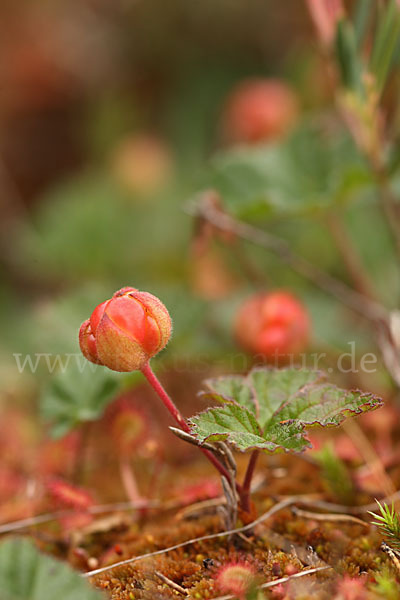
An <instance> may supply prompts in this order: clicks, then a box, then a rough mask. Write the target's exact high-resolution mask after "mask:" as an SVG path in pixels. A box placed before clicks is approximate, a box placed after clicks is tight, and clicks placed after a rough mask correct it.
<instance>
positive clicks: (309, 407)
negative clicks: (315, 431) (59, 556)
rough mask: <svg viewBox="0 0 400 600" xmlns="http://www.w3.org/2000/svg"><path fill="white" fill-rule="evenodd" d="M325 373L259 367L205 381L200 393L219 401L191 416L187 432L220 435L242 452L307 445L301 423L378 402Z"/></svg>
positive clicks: (328, 420) (335, 420)
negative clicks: (343, 386)
mask: <svg viewBox="0 0 400 600" xmlns="http://www.w3.org/2000/svg"><path fill="white" fill-rule="evenodd" d="M325 378H326V376H325V374H324V373H323V372H321V371H316V370H311V369H295V368H286V369H273V368H268V367H264V368H255V369H253V370H252V371H250V373H249V374H248V375H247V376H228V377H219V378H216V379H210V380H207V381H206V382H205V383H206V387H207V388H208V389H207V391H206V392H203V396H204V397H206V398H207V399H210V400H212V401H214V402H218V403H219V404H222V405H223V406H222V407H216V408H211V409H208V410H206V411H205V412H203V413H200V414H199V415H197V416H195V417H193V418H192V419H191V420H190V422H191V425H192V432H193V434H194V435H195V436H196V437H197V438H198V439H199V440H200V441H202V442H203V441H206V440H207V441H209V442H213V441H218V440H226V441H228V442H230V443H231V444H233V445H234V446H235V447H236V448H237V449H239V450H242V451H245V450H249V449H251V448H260V449H264V450H266V451H269V452H276V451H279V450H280V451H282V450H284V451H288V450H292V451H301V450H304V449H305V448H306V447H307V445H308V440H307V439H306V438H305V434H304V429H305V427H306V426H309V427H311V426H315V425H320V426H323V427H325V426H333V425H339V424H340V423H341V422H342V421H343V420H344V419H345V418H346V417H347V416H350V415H355V414H360V413H362V412H366V411H369V410H373V409H375V408H378V407H379V406H381V405H382V401H381V399H380V398H377V397H376V396H374V395H373V394H367V393H363V392H360V391H358V390H355V391H348V390H344V389H341V388H338V387H337V386H335V385H333V384H329V383H327V382H326V381H325Z"/></svg>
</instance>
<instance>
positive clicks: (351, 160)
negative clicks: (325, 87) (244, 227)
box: [205, 124, 372, 220]
mask: <svg viewBox="0 0 400 600" xmlns="http://www.w3.org/2000/svg"><path fill="white" fill-rule="evenodd" d="M205 184H206V185H207V186H211V187H212V188H213V189H215V190H216V191H217V192H218V193H219V194H220V195H221V198H222V200H223V203H224V206H225V208H226V209H227V211H228V212H229V213H230V214H232V215H233V216H235V217H239V218H246V219H250V220H252V219H258V220H259V219H260V218H268V217H275V216H294V215H310V214H313V213H315V212H316V211H318V212H320V211H324V210H326V209H329V208H331V207H332V205H334V204H335V203H343V202H346V201H348V200H351V199H352V198H353V197H354V196H356V195H357V193H359V192H361V191H363V190H365V189H366V188H367V187H368V186H369V187H370V186H371V185H372V180H371V175H370V173H369V171H368V168H367V165H366V164H365V162H364V160H363V159H362V158H361V157H360V156H359V153H358V151H357V149H356V148H355V146H354V143H353V141H352V140H351V139H350V138H349V137H348V136H347V134H344V133H343V132H337V131H335V132H334V133H333V132H332V131H329V132H328V131H325V130H323V128H322V127H321V126H319V125H318V126H317V125H316V124H305V125H303V126H302V127H300V128H299V129H298V130H297V131H296V132H294V134H293V135H292V136H290V137H289V138H288V139H286V140H284V141H282V142H280V143H277V144H275V145H272V144H268V145H266V146H258V147H255V148H236V149H233V150H230V151H228V152H224V153H220V154H218V155H217V156H216V157H215V158H214V160H213V161H212V163H211V172H210V173H209V175H208V178H207V180H206V181H205Z"/></svg>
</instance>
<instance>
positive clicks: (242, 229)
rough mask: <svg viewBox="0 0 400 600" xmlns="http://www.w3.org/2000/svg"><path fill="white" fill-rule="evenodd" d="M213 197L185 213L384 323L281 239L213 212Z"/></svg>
mask: <svg viewBox="0 0 400 600" xmlns="http://www.w3.org/2000/svg"><path fill="white" fill-rule="evenodd" d="M214 195H215V193H214V192H213V191H207V192H205V193H204V194H203V195H202V197H201V198H200V199H199V200H197V202H196V203H192V204H191V205H190V206H189V207H188V208H187V210H188V212H189V213H190V214H192V215H194V216H201V217H202V218H203V219H206V220H207V221H209V222H210V223H211V224H212V225H214V226H215V227H217V228H218V229H220V230H222V231H229V232H231V233H234V234H235V235H237V236H239V237H240V238H242V239H244V240H247V241H249V242H251V243H253V244H256V245H258V246H261V247H263V248H265V249H267V250H270V251H271V252H273V253H274V254H276V255H277V256H278V257H279V258H280V259H281V260H282V261H283V262H285V263H286V264H287V265H288V266H289V267H291V268H292V269H293V270H294V271H296V272H297V273H300V274H301V275H303V277H305V278H307V279H309V280H310V281H311V282H312V283H314V284H315V285H316V286H317V287H319V288H320V289H322V290H323V291H325V292H327V293H328V294H331V295H332V296H334V297H335V298H337V299H338V300H339V301H340V302H343V304H345V305H346V306H348V307H349V308H351V309H352V310H354V311H355V312H356V313H358V314H360V315H362V316H363V317H366V318H368V319H370V320H373V321H377V320H384V321H387V320H388V313H387V310H386V309H385V308H384V307H383V306H382V305H381V304H379V303H377V302H375V301H373V300H370V299H368V298H365V297H364V296H363V295H362V294H359V293H358V292H356V291H354V290H353V289H352V288H350V287H349V286H347V285H346V284H345V283H344V282H343V281H341V280H340V279H336V278H335V277H332V275H330V274H329V273H326V272H325V271H322V270H321V269H319V268H318V267H317V266H315V265H313V264H312V263H310V262H309V261H308V260H306V259H305V258H303V257H301V256H299V255H297V254H296V253H295V252H293V250H292V249H291V247H290V245H289V244H288V243H287V242H286V240H284V239H283V238H280V237H278V236H276V235H273V234H271V233H268V232H266V231H263V230H262V229H258V228H257V227H253V226H252V225H249V224H247V223H244V222H242V221H238V220H237V219H235V218H233V217H231V216H230V215H228V214H226V213H224V212H222V211H221V210H218V209H216V208H215V206H214V202H213V201H212V199H213V197H214Z"/></svg>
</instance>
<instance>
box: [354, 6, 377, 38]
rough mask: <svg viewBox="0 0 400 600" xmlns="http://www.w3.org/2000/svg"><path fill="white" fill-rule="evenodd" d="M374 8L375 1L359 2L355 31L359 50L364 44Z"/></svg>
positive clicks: (355, 15)
mask: <svg viewBox="0 0 400 600" xmlns="http://www.w3.org/2000/svg"><path fill="white" fill-rule="evenodd" d="M373 8H374V0H358V2H357V4H356V8H355V14H354V31H355V35H356V40H357V46H358V48H360V47H361V46H362V44H363V42H364V39H365V34H366V31H367V29H368V25H369V22H370V18H371V13H372V9H373Z"/></svg>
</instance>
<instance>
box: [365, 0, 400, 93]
mask: <svg viewBox="0 0 400 600" xmlns="http://www.w3.org/2000/svg"><path fill="white" fill-rule="evenodd" d="M399 36H400V10H399V8H398V6H397V2H396V0H390V1H389V3H388V5H387V6H386V7H385V8H384V9H383V10H382V12H381V15H380V18H379V20H378V24H377V29H376V35H375V40H374V46H373V49H372V55H371V64H370V67H371V71H372V72H373V73H374V74H375V77H376V81H377V88H378V91H379V92H381V91H382V90H383V88H384V85H385V82H386V79H387V77H388V75H389V71H390V67H391V65H392V62H393V58H394V54H395V52H396V49H397V47H398V44H399Z"/></svg>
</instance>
